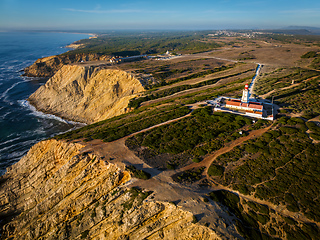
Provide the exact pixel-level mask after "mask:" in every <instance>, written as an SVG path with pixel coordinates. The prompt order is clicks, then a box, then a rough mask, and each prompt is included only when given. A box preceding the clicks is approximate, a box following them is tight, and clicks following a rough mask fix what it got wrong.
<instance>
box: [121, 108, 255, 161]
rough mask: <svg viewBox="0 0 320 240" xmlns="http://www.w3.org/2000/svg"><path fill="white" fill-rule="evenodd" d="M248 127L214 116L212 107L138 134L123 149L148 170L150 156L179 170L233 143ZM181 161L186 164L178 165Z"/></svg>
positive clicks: (243, 122) (234, 117) (238, 120)
mask: <svg viewBox="0 0 320 240" xmlns="http://www.w3.org/2000/svg"><path fill="white" fill-rule="evenodd" d="M251 124H252V123H251V120H250V119H249V118H246V117H242V116H237V115H233V114H229V113H219V112H216V113H214V114H213V112H212V108H211V107H205V108H200V109H197V110H195V111H194V112H193V113H192V116H190V117H188V118H184V119H182V120H180V121H177V122H174V123H171V124H169V125H166V126H160V127H158V128H154V129H152V130H149V131H147V132H144V133H140V134H137V135H135V136H133V137H131V138H129V139H128V140H127V141H126V145H127V146H128V147H129V148H130V149H132V150H133V151H135V152H136V153H137V154H138V155H139V156H140V157H142V158H144V160H145V161H146V162H148V164H151V166H154V163H153V161H152V158H153V156H159V155H160V156H163V157H165V158H164V159H166V161H169V162H170V164H175V165H176V166H179V167H181V166H184V165H185V164H186V163H191V161H192V159H194V158H195V157H203V156H204V155H206V154H207V153H210V152H213V151H216V150H218V149H220V148H221V147H223V146H224V144H225V143H227V142H230V141H232V140H235V139H236V138H238V137H239V136H238V135H236V134H234V133H237V132H238V131H239V129H240V128H242V127H244V126H246V125H251ZM146 155H148V156H146ZM168 156H171V158H170V159H168V158H167V157H168ZM181 158H184V161H185V162H181V161H179V159H181ZM150 159H151V160H150ZM158 160H159V161H161V158H160V159H158ZM186 161H187V162H186ZM157 163H158V164H159V162H158V161H157Z"/></svg>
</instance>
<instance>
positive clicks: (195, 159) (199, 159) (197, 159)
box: [192, 157, 201, 163]
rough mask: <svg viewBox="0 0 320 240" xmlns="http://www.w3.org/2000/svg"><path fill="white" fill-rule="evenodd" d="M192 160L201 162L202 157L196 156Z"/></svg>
mask: <svg viewBox="0 0 320 240" xmlns="http://www.w3.org/2000/svg"><path fill="white" fill-rule="evenodd" d="M192 162H195V163H199V162H201V158H199V157H195V158H194V159H192Z"/></svg>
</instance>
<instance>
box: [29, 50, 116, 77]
mask: <svg viewBox="0 0 320 240" xmlns="http://www.w3.org/2000/svg"><path fill="white" fill-rule="evenodd" d="M109 59H110V57H109V56H104V55H97V54H72V55H67V54H65V55H63V54H62V55H57V56H50V57H44V58H39V59H38V60H37V61H36V62H35V63H33V64H32V65H31V66H29V67H26V68H25V69H24V74H23V75H24V76H27V77H47V78H49V77H52V76H53V75H54V74H55V73H56V72H57V71H58V70H59V69H61V68H62V67H63V66H64V65H67V64H71V63H77V62H82V61H95V60H109Z"/></svg>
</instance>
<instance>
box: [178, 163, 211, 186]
mask: <svg viewBox="0 0 320 240" xmlns="http://www.w3.org/2000/svg"><path fill="white" fill-rule="evenodd" d="M204 169H205V167H201V168H197V169H191V170H187V171H184V172H182V173H179V174H177V175H176V176H174V177H173V179H174V180H175V181H177V182H188V183H192V182H195V181H198V180H200V179H201V175H202V173H203V171H204Z"/></svg>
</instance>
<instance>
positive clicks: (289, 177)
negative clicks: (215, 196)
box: [216, 118, 320, 221]
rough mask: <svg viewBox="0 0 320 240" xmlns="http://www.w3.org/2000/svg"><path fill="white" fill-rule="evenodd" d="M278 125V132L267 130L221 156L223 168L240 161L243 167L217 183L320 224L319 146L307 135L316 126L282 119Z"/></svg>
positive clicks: (219, 161) (235, 169)
mask: <svg viewBox="0 0 320 240" xmlns="http://www.w3.org/2000/svg"><path fill="white" fill-rule="evenodd" d="M278 122H279V126H278V127H277V128H278V130H272V131H268V132H267V133H265V134H263V135H262V136H261V137H260V138H257V139H255V140H249V141H247V142H246V144H244V145H241V146H238V147H236V148H234V149H233V150H232V151H231V152H228V153H226V154H223V155H221V156H220V157H218V158H217V160H216V163H217V164H220V165H221V166H227V165H228V163H230V162H237V161H241V165H239V166H238V167H236V168H233V169H232V170H230V171H227V172H225V173H224V177H223V178H219V179H216V180H217V181H218V182H220V183H221V184H223V185H226V186H231V187H232V188H233V189H235V190H239V189H241V191H242V193H244V194H252V193H254V196H255V197H257V198H260V199H263V200H266V201H270V202H272V203H274V204H276V205H279V204H284V205H286V206H287V209H288V210H289V211H292V212H297V211H301V212H303V213H304V214H305V215H306V216H307V217H308V218H310V219H311V220H315V221H320V214H319V209H320V201H319V200H318V198H319V197H320V183H319V182H318V181H314V180H315V179H317V178H318V176H319V174H320V167H319V166H318V164H317V162H318V159H320V144H313V143H312V141H311V140H310V138H309V137H308V135H307V134H306V130H307V127H306V125H307V126H308V127H309V129H310V128H311V129H312V128H314V127H315V124H314V123H312V122H311V123H310V122H307V123H306V124H305V123H304V121H303V120H302V119H300V118H291V119H290V118H282V119H279V121H278ZM317 130H318V128H317ZM256 184H258V185H257V186H256V187H254V186H255V185H256Z"/></svg>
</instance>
